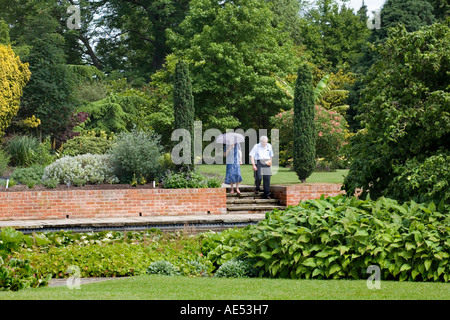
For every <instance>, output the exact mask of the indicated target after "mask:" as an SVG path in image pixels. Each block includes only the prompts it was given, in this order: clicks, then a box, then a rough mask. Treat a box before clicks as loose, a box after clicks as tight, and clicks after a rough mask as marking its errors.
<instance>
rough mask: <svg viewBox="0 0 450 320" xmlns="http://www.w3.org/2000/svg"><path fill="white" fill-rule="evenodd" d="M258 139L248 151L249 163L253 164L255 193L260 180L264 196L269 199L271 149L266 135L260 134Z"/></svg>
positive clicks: (257, 191)
mask: <svg viewBox="0 0 450 320" xmlns="http://www.w3.org/2000/svg"><path fill="white" fill-rule="evenodd" d="M259 141H260V142H259V143H258V144H255V145H254V146H253V148H252V150H251V151H250V163H251V164H252V166H253V171H254V176H255V193H256V194H259V192H260V186H261V180H262V181H263V185H264V198H265V199H271V198H270V176H271V175H272V171H271V170H270V167H271V166H272V158H273V150H272V146H271V145H270V143H268V142H269V139H268V138H267V137H266V136H262V137H261V138H260V139H259Z"/></svg>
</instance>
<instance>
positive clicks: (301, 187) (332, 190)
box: [270, 183, 345, 206]
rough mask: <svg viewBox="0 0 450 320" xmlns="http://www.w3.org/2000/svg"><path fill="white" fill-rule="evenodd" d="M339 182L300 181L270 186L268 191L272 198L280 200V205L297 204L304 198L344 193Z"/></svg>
mask: <svg viewBox="0 0 450 320" xmlns="http://www.w3.org/2000/svg"><path fill="white" fill-rule="evenodd" d="M341 186H342V185H341V184H339V183H302V184H294V185H287V186H271V187H270V191H271V193H272V195H273V197H274V198H277V199H279V200H280V204H281V205H282V206H290V205H297V204H298V203H299V202H300V201H302V200H306V199H317V198H320V196H321V195H325V197H334V196H337V195H338V194H341V193H345V191H342V190H341Z"/></svg>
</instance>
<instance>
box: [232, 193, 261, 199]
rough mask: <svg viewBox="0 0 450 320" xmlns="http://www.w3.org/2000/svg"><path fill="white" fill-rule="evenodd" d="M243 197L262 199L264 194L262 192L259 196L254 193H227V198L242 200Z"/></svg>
mask: <svg viewBox="0 0 450 320" xmlns="http://www.w3.org/2000/svg"><path fill="white" fill-rule="evenodd" d="M242 197H250V198H251V197H254V198H262V197H263V193H262V192H260V193H259V194H255V193H254V192H241V194H240V195H238V194H237V193H229V192H228V193H227V198H242Z"/></svg>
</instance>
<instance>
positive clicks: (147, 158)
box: [109, 129, 162, 183]
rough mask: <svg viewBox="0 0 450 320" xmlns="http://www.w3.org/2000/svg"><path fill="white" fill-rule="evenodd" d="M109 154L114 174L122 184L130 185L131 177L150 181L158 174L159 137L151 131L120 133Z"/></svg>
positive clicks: (160, 149) (160, 155)
mask: <svg viewBox="0 0 450 320" xmlns="http://www.w3.org/2000/svg"><path fill="white" fill-rule="evenodd" d="M109 154H110V156H111V163H112V166H113V168H114V172H115V174H116V176H117V177H118V178H119V180H120V181H121V182H123V183H130V182H131V181H132V179H133V176H136V177H137V178H138V179H145V180H146V181H152V180H155V178H156V177H157V176H158V175H159V174H160V168H161V162H160V159H161V157H162V147H161V145H160V136H159V135H157V134H155V133H154V132H153V131H149V132H145V131H142V130H138V129H134V130H132V131H131V132H123V133H120V134H119V135H118V136H117V139H116V143H115V144H114V145H113V147H112V148H111V150H110V152H109Z"/></svg>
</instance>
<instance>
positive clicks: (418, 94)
mask: <svg viewBox="0 0 450 320" xmlns="http://www.w3.org/2000/svg"><path fill="white" fill-rule="evenodd" d="M449 32H450V24H449V23H448V21H446V22H442V23H434V24H432V25H430V26H423V27H422V28H421V29H419V30H418V31H415V32H408V31H407V30H406V28H405V27H404V26H400V25H399V26H396V27H395V28H393V29H392V30H391V31H390V32H389V36H388V38H387V39H386V41H383V43H382V44H380V45H378V46H376V47H375V50H374V53H375V54H376V56H377V57H378V58H377V59H376V62H375V63H374V64H372V66H371V67H370V69H369V70H368V72H367V73H366V74H365V76H364V78H363V83H364V88H365V89H364V90H362V92H361V100H360V101H359V104H358V107H357V111H358V116H357V117H356V120H358V121H359V122H360V124H361V127H363V129H361V130H359V131H357V132H356V133H355V134H354V135H353V136H352V138H351V140H350V144H349V149H348V155H349V158H351V159H352V160H351V166H350V170H349V172H348V174H347V175H346V177H345V179H344V189H345V191H346V192H347V193H348V194H353V193H354V192H355V190H356V189H362V190H363V195H364V194H366V193H367V192H369V193H370V196H371V197H373V198H378V197H380V196H383V195H384V196H389V197H393V195H391V194H390V192H389V190H387V189H389V186H390V185H391V183H392V181H393V180H394V179H395V178H396V176H397V174H398V173H400V174H401V173H402V172H403V171H402V170H400V171H398V173H397V172H396V170H397V169H398V166H399V165H405V164H406V166H407V167H409V168H408V169H407V171H410V170H415V169H412V167H411V165H412V164H414V162H415V160H410V159H413V158H419V159H420V158H421V157H422V156H424V155H426V156H427V157H429V156H432V154H433V153H435V152H436V150H438V149H439V148H443V149H448V141H449V136H450V113H449V112H448V110H449V97H450V93H449V91H448V84H447V83H448V74H447V72H448V61H449V60H450V51H449V50H448V47H449V43H448V33H449ZM413 39H414V40H413ZM431 43H432V45H428V44H431ZM405 66H407V67H405ZM392 88H395V90H393V89H392ZM422 161H424V159H420V160H419V163H422ZM420 170H423V169H420ZM425 171H426V170H425ZM411 172H412V171H411ZM405 173H406V172H405ZM408 176H409V175H406V176H405V177H404V178H406V179H407V177H408ZM443 177H445V175H444V176H443ZM424 178H425V179H423V180H422V178H420V179H417V180H416V181H415V182H419V181H422V182H424V183H425V186H424V187H423V188H421V187H414V188H410V187H411V186H412V185H410V186H408V185H407V184H405V186H407V187H408V188H410V189H409V190H410V191H413V192H414V194H410V195H409V196H408V199H411V198H414V197H416V196H417V197H420V193H421V192H423V190H427V191H425V192H426V193H428V192H430V191H429V190H430V189H429V186H430V185H431V183H430V182H428V181H426V180H427V178H426V176H424ZM401 180H402V181H404V180H403V178H401ZM405 182H406V181H405ZM402 184H403V183H402ZM436 191H437V190H436ZM416 192H417V193H416Z"/></svg>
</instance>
